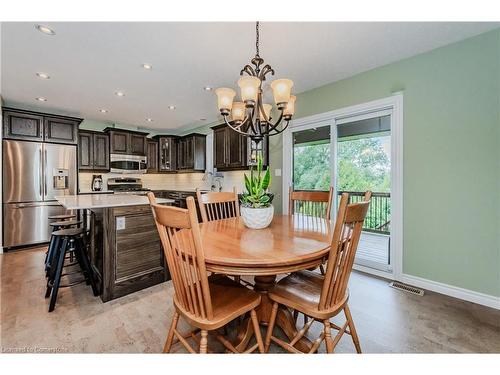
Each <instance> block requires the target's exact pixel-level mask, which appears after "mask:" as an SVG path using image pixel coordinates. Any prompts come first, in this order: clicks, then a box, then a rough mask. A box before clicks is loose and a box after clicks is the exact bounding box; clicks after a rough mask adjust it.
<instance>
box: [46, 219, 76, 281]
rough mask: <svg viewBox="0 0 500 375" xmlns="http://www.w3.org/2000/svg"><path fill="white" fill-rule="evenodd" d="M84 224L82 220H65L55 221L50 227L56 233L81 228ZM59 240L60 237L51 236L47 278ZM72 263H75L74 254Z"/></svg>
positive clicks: (47, 255) (47, 257) (48, 250)
mask: <svg viewBox="0 0 500 375" xmlns="http://www.w3.org/2000/svg"><path fill="white" fill-rule="evenodd" d="M56 216H73V217H76V216H75V215H56ZM81 223H82V222H81V221H80V220H63V221H53V222H52V223H49V225H50V226H51V227H52V233H54V232H55V231H58V230H61V229H68V228H71V227H74V226H80V224H81ZM58 240H59V237H58V236H53V235H51V236H50V242H49V248H48V249H47V252H46V253H45V276H47V273H48V269H49V267H50V264H51V263H52V258H53V256H54V252H55V249H56V248H57V246H58V243H57V241H58ZM71 261H73V254H71Z"/></svg>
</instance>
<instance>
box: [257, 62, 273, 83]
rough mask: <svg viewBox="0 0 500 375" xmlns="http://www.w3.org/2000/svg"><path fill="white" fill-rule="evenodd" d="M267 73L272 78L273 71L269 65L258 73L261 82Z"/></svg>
mask: <svg viewBox="0 0 500 375" xmlns="http://www.w3.org/2000/svg"><path fill="white" fill-rule="evenodd" d="M269 73H271V75H272V76H273V75H274V69H273V68H271V65H269V64H266V65H265V66H264V67H263V68H262V71H261V72H260V74H259V79H260V80H261V81H265V80H266V75H268V74H269Z"/></svg>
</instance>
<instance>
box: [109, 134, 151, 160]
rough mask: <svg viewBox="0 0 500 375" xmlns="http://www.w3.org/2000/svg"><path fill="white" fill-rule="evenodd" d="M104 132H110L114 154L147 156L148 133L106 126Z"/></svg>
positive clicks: (111, 149) (111, 148) (111, 150)
mask: <svg viewBox="0 0 500 375" xmlns="http://www.w3.org/2000/svg"><path fill="white" fill-rule="evenodd" d="M104 132H105V133H107V134H109V140H110V152H111V153H112V154H129V155H144V156H146V151H147V149H146V136H147V135H148V133H143V132H137V131H131V130H123V129H116V128H106V129H104Z"/></svg>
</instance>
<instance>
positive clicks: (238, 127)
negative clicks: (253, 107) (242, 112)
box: [222, 115, 248, 136]
mask: <svg viewBox="0 0 500 375" xmlns="http://www.w3.org/2000/svg"><path fill="white" fill-rule="evenodd" d="M222 117H224V122H225V123H226V125H227V126H229V127H230V128H231V130H234V131H235V132H236V133H240V134H242V135H246V136H248V133H244V132H242V131H241V130H239V129H240V128H241V127H242V126H243V124H244V123H245V122H246V121H247V120H248V116H247V117H246V118H245V120H243V122H242V123H241V124H240V125H238V126H237V127H235V126H234V125H231V123H230V122H229V121H227V116H224V115H223V116H222Z"/></svg>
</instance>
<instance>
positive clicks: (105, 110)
mask: <svg viewBox="0 0 500 375" xmlns="http://www.w3.org/2000/svg"><path fill="white" fill-rule="evenodd" d="M99 112H101V113H108V110H107V109H100V110H99Z"/></svg>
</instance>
